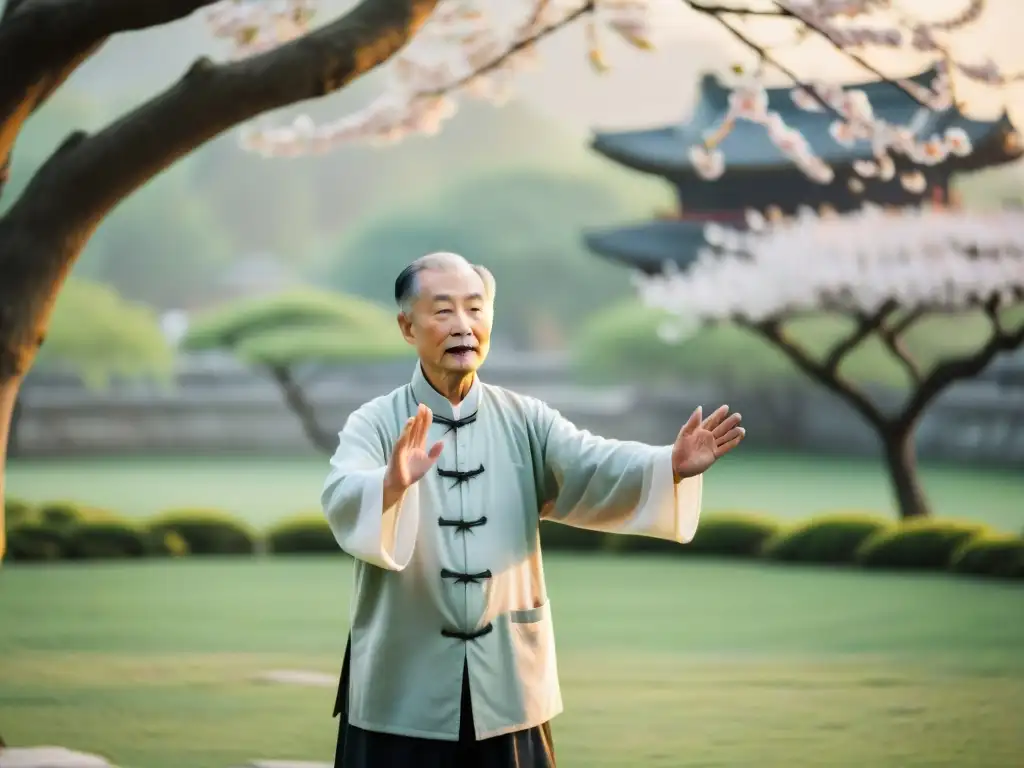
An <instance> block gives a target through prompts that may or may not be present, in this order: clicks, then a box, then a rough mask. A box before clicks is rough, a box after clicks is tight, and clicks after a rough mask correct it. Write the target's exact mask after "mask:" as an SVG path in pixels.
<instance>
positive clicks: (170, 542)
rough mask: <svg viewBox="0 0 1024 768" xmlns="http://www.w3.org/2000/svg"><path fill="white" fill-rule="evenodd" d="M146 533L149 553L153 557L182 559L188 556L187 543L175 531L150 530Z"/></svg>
mask: <svg viewBox="0 0 1024 768" xmlns="http://www.w3.org/2000/svg"><path fill="white" fill-rule="evenodd" d="M146 533H147V538H148V541H149V553H150V554H151V555H153V556H154V557H184V556H185V555H187V554H188V551H189V550H188V542H187V541H185V539H184V537H183V536H182V535H181V534H180V533H178V532H177V531H172V530H167V529H160V530H153V529H150V530H148V531H147V532H146Z"/></svg>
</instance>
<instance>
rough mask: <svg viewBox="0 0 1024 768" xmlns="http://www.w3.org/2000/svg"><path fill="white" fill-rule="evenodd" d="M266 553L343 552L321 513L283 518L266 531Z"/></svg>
mask: <svg viewBox="0 0 1024 768" xmlns="http://www.w3.org/2000/svg"><path fill="white" fill-rule="evenodd" d="M266 542H267V551H268V552H273V553H275V554H282V555H283V554H322V553H332V554H334V553H338V552H342V551H343V550H342V549H341V547H339V546H338V542H337V541H336V540H335V538H334V534H333V533H332V532H331V527H330V525H328V524H327V519H326V518H325V517H324V516H323V514H322V513H314V512H310V513H306V514H300V515H295V516H293V517H289V518H285V519H284V520H282V521H280V522H279V523H277V524H276V525H274V526H272V527H271V528H270V530H268V531H267V535H266Z"/></svg>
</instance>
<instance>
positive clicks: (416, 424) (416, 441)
mask: <svg viewBox="0 0 1024 768" xmlns="http://www.w3.org/2000/svg"><path fill="white" fill-rule="evenodd" d="M433 421H434V415H433V414H432V413H431V412H430V409H429V408H427V406H425V405H420V407H419V408H418V409H417V410H416V415H415V416H413V417H412V418H411V419H409V420H408V421H407V422H405V427H404V428H403V429H402V434H401V435H399V437H398V440H397V441H396V442H395V449H394V451H392V453H391V461H389V462H388V476H389V479H390V480H391V483H390V484H391V486H392V487H394V488H399V489H403V490H404V489H405V488H408V487H410V486H411V485H413V483H415V482H416V481H418V480H419V479H420V478H421V477H423V476H424V475H425V474H427V472H429V471H430V468H431V467H432V466H434V464H436V463H437V457H438V456H440V455H441V449H442V448H443V447H444V443H442V442H440V441H438V442H436V443H434V444H433V445H432V446H430V450H427V431H428V430H429V429H430V425H431V423H432V422H433Z"/></svg>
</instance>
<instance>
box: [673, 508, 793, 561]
mask: <svg viewBox="0 0 1024 768" xmlns="http://www.w3.org/2000/svg"><path fill="white" fill-rule="evenodd" d="M779 530H780V524H779V523H778V522H776V521H775V520H772V519H770V518H767V517H764V516H763V515H758V514H750V513H745V512H715V513H709V514H704V515H702V516H701V520H700V525H698V526H697V534H696V535H695V536H694V537H693V541H691V542H690V543H689V544H687V545H686V546H684V547H680V551H681V552H683V553H685V554H704V555H721V556H726V557H756V556H757V555H758V554H760V552H761V550H762V548H763V547H764V545H765V542H767V541H768V540H769V539H770V538H771V537H772V536H774V535H776V534H777V533H778V532H779Z"/></svg>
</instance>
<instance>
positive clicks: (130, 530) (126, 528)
mask: <svg viewBox="0 0 1024 768" xmlns="http://www.w3.org/2000/svg"><path fill="white" fill-rule="evenodd" d="M151 549H152V547H151V540H150V534H149V532H148V531H146V530H145V529H144V528H142V527H140V526H139V525H137V524H135V523H131V522H128V521H119V520H97V521H88V520H87V521H84V522H81V523H79V524H78V525H76V526H75V527H74V528H72V529H71V530H70V531H69V533H68V535H67V542H66V547H65V553H66V556H67V557H69V558H72V559H76V560H94V559H115V558H127V557H143V556H145V555H148V554H150V552H151Z"/></svg>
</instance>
